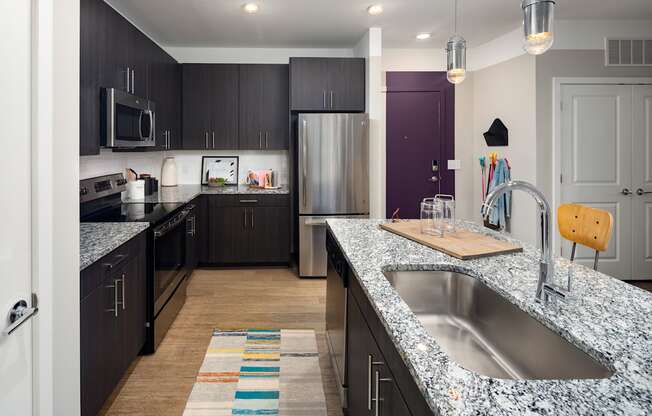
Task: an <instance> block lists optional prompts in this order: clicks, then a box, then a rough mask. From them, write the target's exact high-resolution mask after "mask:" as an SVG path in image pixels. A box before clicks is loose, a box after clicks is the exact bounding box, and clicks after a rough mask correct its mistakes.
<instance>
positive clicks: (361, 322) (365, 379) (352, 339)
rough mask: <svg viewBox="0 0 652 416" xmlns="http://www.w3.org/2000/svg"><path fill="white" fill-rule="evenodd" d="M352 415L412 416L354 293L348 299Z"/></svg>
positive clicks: (349, 396) (348, 358)
mask: <svg viewBox="0 0 652 416" xmlns="http://www.w3.org/2000/svg"><path fill="white" fill-rule="evenodd" d="M347 308H348V315H347V316H348V318H347V324H348V327H347V337H348V338H347V344H348V351H347V360H346V363H347V375H348V408H347V412H348V414H349V415H370V416H371V415H374V416H375V415H379V416H380V415H382V416H409V415H411V413H410V411H409V410H408V407H407V404H406V403H405V400H404V399H403V397H402V396H401V393H400V391H399V390H398V387H397V386H396V384H395V381H394V376H393V375H392V373H391V371H390V370H389V368H388V365H387V362H386V360H385V357H384V356H383V354H382V353H381V351H380V348H379V347H378V345H377V344H376V340H375V339H374V337H373V335H372V334H371V331H370V330H369V327H368V326H367V323H366V321H365V319H364V316H363V315H362V312H361V311H360V308H359V307H358V304H357V302H356V301H355V299H354V298H353V296H352V295H351V294H349V295H348V298H347Z"/></svg>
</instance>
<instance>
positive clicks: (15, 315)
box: [3, 293, 38, 335]
mask: <svg viewBox="0 0 652 416" xmlns="http://www.w3.org/2000/svg"><path fill="white" fill-rule="evenodd" d="M36 312H38V298H37V297H36V294H35V293H33V294H32V307H31V308H29V307H27V301H25V300H20V301H18V302H16V304H15V305H14V307H13V308H11V310H10V311H9V323H10V325H9V326H8V327H7V329H5V330H4V331H3V332H4V335H11V333H12V332H14V331H15V330H17V329H18V327H20V326H21V325H22V324H24V323H25V322H27V320H29V318H31V317H32V316H34V315H35V314H36Z"/></svg>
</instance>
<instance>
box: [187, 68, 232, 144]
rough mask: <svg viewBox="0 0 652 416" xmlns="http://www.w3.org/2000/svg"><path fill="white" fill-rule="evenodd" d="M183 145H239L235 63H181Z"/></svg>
mask: <svg viewBox="0 0 652 416" xmlns="http://www.w3.org/2000/svg"><path fill="white" fill-rule="evenodd" d="M182 72H183V81H182V96H183V99H182V113H183V148H184V149H223V150H233V149H237V148H238V100H239V94H238V89H239V77H240V74H239V70H238V65H230V64H225V65H209V64H184V65H183V69H182Z"/></svg>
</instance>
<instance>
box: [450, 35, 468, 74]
mask: <svg viewBox="0 0 652 416" xmlns="http://www.w3.org/2000/svg"><path fill="white" fill-rule="evenodd" d="M446 78H448V82H450V83H451V84H459V83H461V82H462V81H464V78H466V40H464V38H463V37H461V36H458V35H454V36H452V37H451V38H450V39H448V43H447V44H446Z"/></svg>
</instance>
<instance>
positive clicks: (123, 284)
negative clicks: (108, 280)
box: [120, 273, 127, 311]
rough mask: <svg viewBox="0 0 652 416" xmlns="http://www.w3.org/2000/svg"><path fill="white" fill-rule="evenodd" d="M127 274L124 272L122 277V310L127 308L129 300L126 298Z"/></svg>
mask: <svg viewBox="0 0 652 416" xmlns="http://www.w3.org/2000/svg"><path fill="white" fill-rule="evenodd" d="M125 284H126V283H125V274H124V273H122V279H120V285H121V286H122V310H123V311H124V310H125V309H126V308H127V300H126V298H125Z"/></svg>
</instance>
